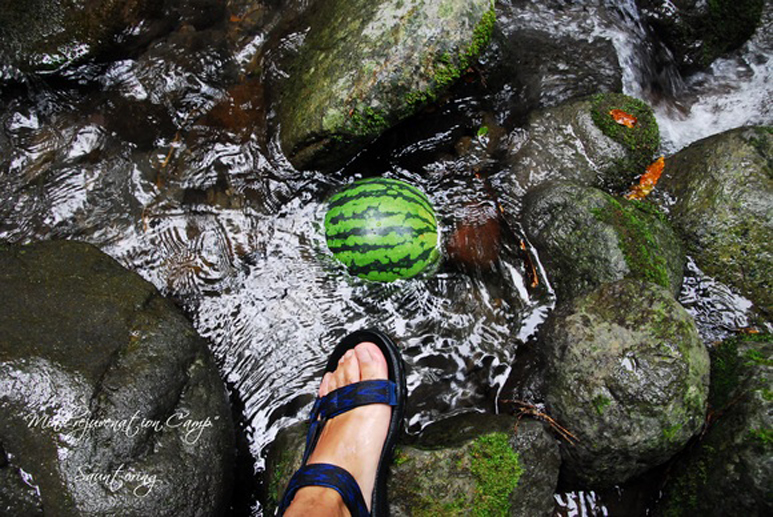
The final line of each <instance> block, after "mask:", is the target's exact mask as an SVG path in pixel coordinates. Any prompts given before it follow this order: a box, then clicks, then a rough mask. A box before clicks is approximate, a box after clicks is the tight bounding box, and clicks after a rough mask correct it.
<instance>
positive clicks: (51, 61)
mask: <svg viewBox="0 0 773 517" xmlns="http://www.w3.org/2000/svg"><path fill="white" fill-rule="evenodd" d="M223 7H224V2H223V0H194V1H189V2H182V1H180V0H166V1H164V2H152V1H149V0H68V1H61V0H30V1H27V2H3V5H2V6H0V41H2V44H1V45H0V62H2V63H3V64H5V65H10V66H13V67H15V68H17V69H19V70H21V71H23V72H50V71H56V70H59V69H62V68H64V67H67V66H68V65H71V64H73V63H78V62H81V61H83V60H84V59H88V58H92V57H95V56H99V55H103V54H105V53H115V52H118V53H123V54H126V53H127V52H129V51H130V50H132V49H135V48H137V47H139V46H141V45H145V44H147V43H148V42H150V41H152V39H153V38H155V37H157V36H159V35H161V34H163V33H164V32H166V31H168V30H169V29H171V28H172V27H173V25H174V24H175V23H178V22H184V23H190V24H192V25H194V26H198V27H204V26H207V25H209V24H211V23H212V21H213V20H214V19H216V17H217V16H218V15H219V14H220V13H221V12H222V10H223Z"/></svg>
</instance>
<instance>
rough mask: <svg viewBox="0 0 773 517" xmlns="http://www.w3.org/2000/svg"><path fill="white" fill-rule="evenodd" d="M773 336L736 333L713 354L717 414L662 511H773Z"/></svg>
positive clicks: (678, 473) (675, 476)
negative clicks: (738, 334) (772, 387)
mask: <svg viewBox="0 0 773 517" xmlns="http://www.w3.org/2000/svg"><path fill="white" fill-rule="evenodd" d="M771 386H773V336H771V335H770V334H761V335H751V336H739V337H735V338H731V339H729V340H727V341H725V342H723V343H721V344H720V345H719V346H717V347H716V348H715V349H714V350H712V354H711V396H710V404H711V406H712V411H713V415H714V418H713V419H712V422H711V427H710V428H709V429H708V431H707V432H706V433H705V435H704V436H703V437H702V439H701V440H700V441H699V442H698V443H696V444H695V445H694V446H693V447H692V448H690V449H689V451H688V453H687V456H686V458H685V459H684V461H683V462H681V463H680V464H678V465H677V466H676V467H674V468H673V469H672V475H671V476H669V478H668V484H667V485H666V488H665V490H664V497H663V500H662V501H661V504H660V507H659V509H658V514H661V515H668V516H680V515H701V514H703V515H760V516H761V515H771V514H773V397H772V396H771Z"/></svg>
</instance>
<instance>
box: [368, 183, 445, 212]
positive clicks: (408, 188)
mask: <svg viewBox="0 0 773 517" xmlns="http://www.w3.org/2000/svg"><path fill="white" fill-rule="evenodd" d="M365 181H367V182H368V184H371V185H386V186H388V187H389V188H390V189H392V190H395V191H399V192H405V193H409V194H413V196H415V198H416V200H417V201H418V202H419V203H422V204H423V205H424V206H425V208H426V209H427V210H429V211H430V212H431V211H432V203H430V202H429V199H428V198H427V196H426V194H424V192H422V191H421V190H420V189H418V188H416V187H414V186H413V185H410V184H408V183H405V182H401V183H399V188H398V187H397V185H396V184H395V181H394V180H390V179H387V178H372V179H370V180H365Z"/></svg>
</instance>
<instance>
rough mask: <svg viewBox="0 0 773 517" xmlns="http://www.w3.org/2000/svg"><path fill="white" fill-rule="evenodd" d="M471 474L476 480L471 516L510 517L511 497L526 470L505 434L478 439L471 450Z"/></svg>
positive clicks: (489, 435)
mask: <svg viewBox="0 0 773 517" xmlns="http://www.w3.org/2000/svg"><path fill="white" fill-rule="evenodd" d="M470 454H471V465H470V470H471V471H472V475H473V476H474V477H475V480H476V482H477V483H476V489H475V500H474V502H473V508H472V514H473V515H479V516H494V515H508V514H509V510H510V494H511V493H512V492H513V490H515V487H516V486H517V485H518V480H519V479H520V477H521V474H522V473H523V468H522V467H521V465H520V462H519V461H518V454H517V453H516V452H514V451H513V449H512V447H510V443H509V439H508V436H507V435H506V434H505V433H491V434H488V435H484V436H481V437H480V438H478V439H476V440H475V441H474V442H473V444H472V448H471V452H470Z"/></svg>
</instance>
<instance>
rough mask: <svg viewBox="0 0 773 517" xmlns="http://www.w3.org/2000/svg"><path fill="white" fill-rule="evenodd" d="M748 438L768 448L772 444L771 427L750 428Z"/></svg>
mask: <svg viewBox="0 0 773 517" xmlns="http://www.w3.org/2000/svg"><path fill="white" fill-rule="evenodd" d="M749 438H750V439H751V440H753V441H754V442H755V443H757V444H758V445H762V446H763V447H764V448H766V449H768V448H770V447H771V446H773V429H752V430H751V431H749Z"/></svg>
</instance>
